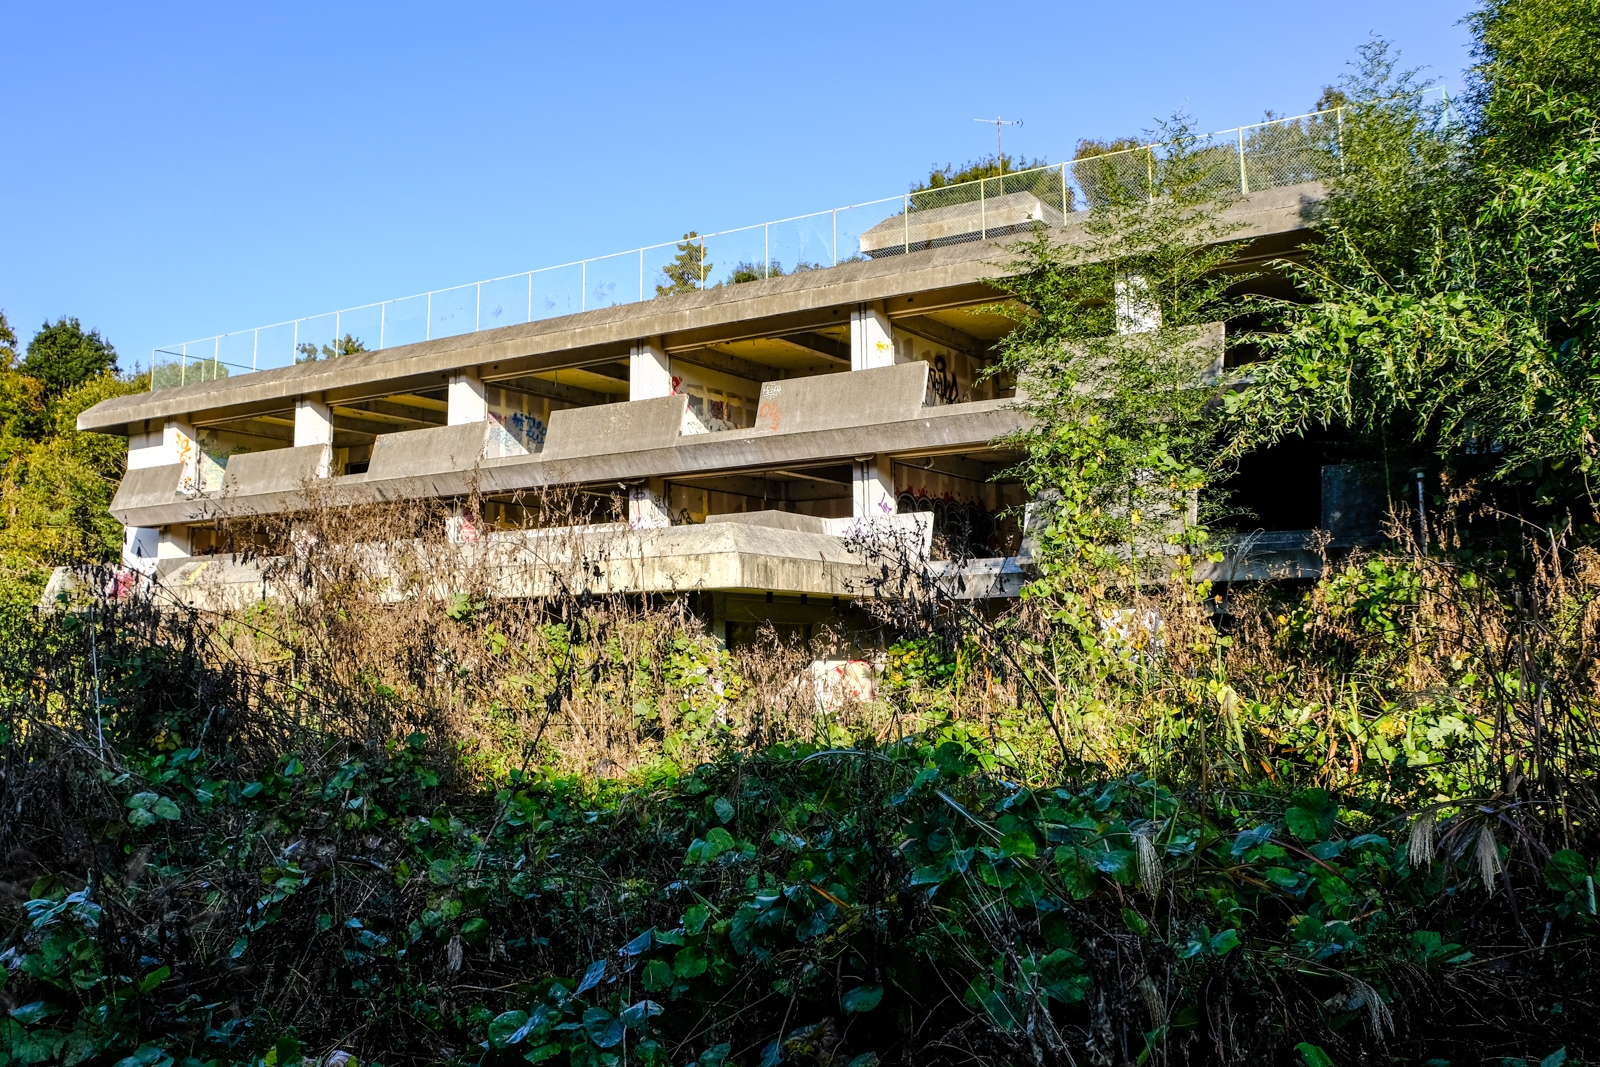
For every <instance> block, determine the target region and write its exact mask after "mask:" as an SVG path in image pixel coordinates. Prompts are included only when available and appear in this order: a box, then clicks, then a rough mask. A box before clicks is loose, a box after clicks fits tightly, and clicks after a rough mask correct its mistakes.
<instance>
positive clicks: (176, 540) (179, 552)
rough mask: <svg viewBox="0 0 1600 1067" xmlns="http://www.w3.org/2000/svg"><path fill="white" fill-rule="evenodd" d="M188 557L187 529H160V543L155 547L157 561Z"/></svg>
mask: <svg viewBox="0 0 1600 1067" xmlns="http://www.w3.org/2000/svg"><path fill="white" fill-rule="evenodd" d="M187 555H189V527H187V526H163V527H161V542H160V544H158V545H157V546H156V558H157V559H183V558H184V557H185V556H187Z"/></svg>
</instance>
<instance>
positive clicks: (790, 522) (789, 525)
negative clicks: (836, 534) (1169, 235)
mask: <svg viewBox="0 0 1600 1067" xmlns="http://www.w3.org/2000/svg"><path fill="white" fill-rule="evenodd" d="M706 522H707V523H713V524H714V523H719V522H733V523H739V524H741V525H744V526H770V527H772V528H773V529H776V530H796V531H798V532H800V533H827V532H828V520H827V519H823V518H818V517H817V516H815V515H801V514H799V513H797V512H793V511H743V512H737V511H736V512H730V513H728V514H726V515H707V516H706Z"/></svg>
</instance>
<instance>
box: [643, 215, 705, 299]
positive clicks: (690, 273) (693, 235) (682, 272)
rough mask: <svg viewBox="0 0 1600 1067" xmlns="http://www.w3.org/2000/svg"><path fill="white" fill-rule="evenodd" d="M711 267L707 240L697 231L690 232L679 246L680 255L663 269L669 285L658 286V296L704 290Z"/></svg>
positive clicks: (673, 258)
mask: <svg viewBox="0 0 1600 1067" xmlns="http://www.w3.org/2000/svg"><path fill="white" fill-rule="evenodd" d="M711 267H712V265H711V264H710V263H707V262H706V246H705V239H704V238H702V237H701V236H700V234H699V233H698V232H697V231H695V230H690V231H689V232H688V233H686V234H684V235H683V240H682V242H680V243H679V245H678V254H677V255H675V256H673V257H672V262H670V263H668V264H667V265H666V266H665V267H662V268H661V273H662V274H663V275H665V276H666V279H667V284H665V285H658V286H656V295H657V296H668V295H670V294H672V293H692V292H695V291H696V290H698V289H701V288H704V286H705V280H706V278H707V277H708V276H710V274H711Z"/></svg>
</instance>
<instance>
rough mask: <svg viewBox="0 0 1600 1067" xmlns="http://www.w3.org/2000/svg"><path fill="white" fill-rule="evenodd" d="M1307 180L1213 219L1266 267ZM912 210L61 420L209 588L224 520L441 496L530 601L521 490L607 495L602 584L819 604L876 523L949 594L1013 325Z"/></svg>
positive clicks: (988, 474)
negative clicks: (107, 442) (893, 228)
mask: <svg viewBox="0 0 1600 1067" xmlns="http://www.w3.org/2000/svg"><path fill="white" fill-rule="evenodd" d="M1321 195H1322V191H1321V188H1320V186H1318V185H1316V184H1314V183H1313V184H1307V185H1302V186H1293V187H1287V188H1281V189H1274V190H1270V191H1268V192H1264V193H1259V194H1255V195H1253V196H1250V197H1247V198H1244V199H1243V200H1241V201H1239V202H1238V203H1236V204H1235V205H1233V206H1232V207H1230V208H1229V209H1228V218H1226V219H1225V220H1224V221H1225V224H1227V225H1229V226H1232V227H1234V230H1233V233H1232V239H1233V240H1236V241H1239V242H1241V243H1243V244H1244V246H1245V249H1244V252H1245V256H1244V258H1245V260H1246V261H1247V262H1248V261H1250V260H1256V261H1262V260H1266V259H1269V258H1272V257H1276V256H1279V255H1282V254H1284V253H1286V252H1291V251H1292V250H1293V249H1294V248H1295V247H1296V246H1297V245H1298V244H1299V243H1300V242H1301V241H1303V240H1304V239H1305V236H1306V234H1307V223H1306V219H1307V214H1308V209H1309V207H1310V206H1311V205H1313V204H1314V203H1315V202H1316V201H1317V199H1319V198H1320V196H1321ZM1003 199H1004V200H1005V202H1004V203H1000V202H997V203H996V204H995V219H994V220H993V221H994V224H995V226H996V227H997V228H1002V229H1006V230H1008V231H1009V230H1015V229H1016V228H1017V227H1019V226H1031V225H1035V224H1042V225H1047V226H1050V227H1051V228H1052V229H1053V231H1054V233H1055V234H1056V236H1057V237H1058V238H1059V239H1061V240H1063V241H1066V242H1069V243H1071V242H1082V241H1084V240H1085V235H1084V232H1083V219H1082V217H1081V216H1072V215H1069V216H1062V215H1061V213H1060V212H1059V211H1058V210H1056V209H1054V208H1052V207H1050V206H1049V205H1043V204H1040V203H1038V202H1037V201H1036V198H1034V197H1032V196H1031V195H1027V194H1018V195H1017V196H1014V197H1008V198H1003ZM1013 201H1014V202H1013ZM1013 216H1014V217H1013ZM892 221H893V220H891V222H892ZM988 221H990V220H988V219H987V217H985V222H986V223H987V222H988ZM916 222H917V226H918V229H917V233H916V234H915V235H912V234H911V233H910V229H911V227H910V224H909V223H904V224H901V233H900V243H899V245H898V246H897V247H896V246H894V244H893V241H892V238H893V235H892V234H889V233H888V232H887V229H886V230H885V232H884V233H882V234H876V235H875V236H873V237H872V240H873V241H874V242H876V243H875V244H874V246H873V248H871V249H867V251H868V252H869V253H870V255H871V258H868V259H866V260H864V261H860V262H852V263H846V264H842V265H840V266H837V267H832V268H828V269H819V270H813V271H806V272H804V273H797V274H794V275H790V276H785V277H775V278H770V279H766V280H762V281H754V282H747V283H743V284H737V285H729V286H725V287H720V288H714V289H708V290H704V291H699V292H693V293H685V294H678V295H672V296H666V297H661V298H658V299H655V300H650V301H645V302H641V303H634V304H626V305H618V306H614V307H609V308H603V309H598V310H594V311H587V312H583V313H581V314H576V315H568V316H563V317H561V318H554V319H548V320H544V321H540V322H534V323H528V324H524V325H516V326H507V327H502V328H498V329H493V330H484V331H480V332H476V333H470V334H465V335H461V336H456V337H449V338H442V339H439V340H435V341H429V342H425V343H422V344H414V345H406V346H401V347H395V348H389V349H384V350H381V351H372V352H359V353H352V354H349V355H345V356H341V357H338V358H335V359H331V360H326V361H321V362H314V363H305V364H299V365H296V366H293V367H285V368H281V369H277V370H268V371H261V372H258V373H253V374H248V375H242V376H239V377H237V378H231V379H221V380H215V381H208V382H203V383H196V384H192V385H187V386H183V387H180V388H173V389H164V390H159V391H155V392H149V393H143V394H139V395H136V396H127V397H118V398H114V399H111V400H107V401H104V402H102V403H100V404H97V405H95V406H94V407H92V408H90V409H88V410H87V411H85V412H84V413H83V414H82V415H81V416H80V417H79V420H78V425H79V428H80V429H83V430H95V431H100V432H107V433H117V434H125V435H127V436H128V438H129V442H130V451H129V464H128V467H129V469H128V473H127V476H126V477H125V478H124V480H123V482H122V485H121V487H120V488H119V489H118V491H117V493H116V496H115V498H114V500H113V502H112V505H111V511H112V513H113V515H115V517H116V518H117V519H118V521H120V522H122V523H123V524H124V526H125V527H126V529H127V531H128V533H127V538H126V542H125V553H124V562H125V563H126V564H127V565H128V566H130V567H134V568H138V569H141V570H144V571H146V572H152V573H153V572H156V571H159V572H160V573H162V574H163V575H182V576H183V578H182V582H181V583H180V584H182V585H183V586H184V588H193V587H195V586H196V584H205V583H197V582H196V579H195V575H197V574H199V573H209V574H210V575H211V579H208V580H207V581H208V582H210V583H212V584H217V587H218V588H219V589H229V588H231V589H233V592H232V593H227V594H226V595H227V596H234V595H247V592H246V591H247V590H250V589H254V590H255V595H258V596H259V595H264V585H263V581H262V579H261V575H260V573H259V568H256V569H252V568H251V567H249V566H246V565H244V564H242V563H241V562H239V561H238V560H237V559H235V558H234V557H233V556H232V554H231V553H232V550H234V549H236V548H238V547H240V546H237V545H232V544H229V543H227V539H226V538H227V534H226V532H225V531H226V529H227V524H226V522H225V521H224V520H226V519H228V518H229V517H237V516H247V515H248V516H262V515H287V514H292V513H294V512H297V511H302V510H304V509H305V508H307V507H310V506H320V505H325V504H334V505H346V504H348V505H355V506H361V505H369V504H374V503H377V502H382V501H401V500H437V501H442V502H445V503H446V504H447V505H448V506H450V507H453V508H455V509H456V513H457V517H458V520H459V522H458V525H457V526H456V527H454V528H453V530H454V532H456V533H458V534H460V535H461V539H462V540H464V541H465V542H468V543H471V544H473V545H476V546H478V547H474V548H472V549H471V550H472V551H493V552H498V553H501V555H502V556H504V559H505V562H504V567H505V568H508V569H506V570H505V573H506V577H505V579H504V583H503V584H504V589H505V591H506V592H507V593H508V594H511V593H514V592H517V591H526V592H531V591H533V589H534V588H535V586H536V585H537V582H536V581H534V580H533V579H531V578H530V579H526V580H524V579H518V578H514V577H513V576H512V575H513V572H515V570H516V567H517V564H516V562H515V561H516V560H518V559H522V560H524V562H526V559H527V558H528V557H527V549H526V545H527V544H529V543H535V542H539V541H540V538H542V537H547V534H546V533H541V532H540V531H539V530H537V529H534V528H532V527H534V526H537V521H536V520H535V519H534V518H533V516H534V514H535V512H536V511H537V509H533V508H530V506H529V502H530V501H531V500H533V499H534V498H536V497H538V496H540V494H547V493H550V492H552V491H558V490H559V491H571V492H581V493H585V494H588V497H589V498H591V499H597V500H602V502H609V505H608V506H610V508H611V512H610V514H600V513H598V512H597V513H596V514H595V516H594V518H596V519H597V520H605V521H602V522H601V523H600V525H599V526H593V527H590V528H592V529H596V530H607V531H610V532H607V533H605V534H604V536H605V537H606V538H609V539H610V541H609V542H608V543H610V544H613V545H614V546H622V547H620V548H618V551H617V552H616V553H613V554H612V555H614V556H615V558H616V559H619V560H621V559H626V560H633V561H635V562H633V563H629V564H627V565H626V566H624V565H622V564H617V565H616V568H612V567H611V565H610V564H608V565H607V567H608V569H607V570H606V572H605V574H604V575H603V576H602V577H601V578H600V579H597V580H601V581H603V583H604V584H606V586H607V587H608V588H613V589H633V590H635V591H640V592H654V591H662V590H663V589H665V588H666V587H668V586H670V587H671V588H673V589H677V590H687V589H698V590H702V591H710V592H715V593H719V594H738V595H748V596H757V597H760V596H762V595H769V596H780V597H788V598H794V597H807V598H809V597H819V598H820V597H827V598H830V603H831V598H832V597H835V596H848V595H854V594H859V593H860V592H861V590H860V588H859V581H857V579H859V578H860V575H859V574H856V573H855V572H854V571H853V570H852V568H857V569H859V568H860V566H861V560H860V556H859V553H857V554H856V555H854V556H852V555H851V552H850V549H849V547H848V545H847V543H846V542H847V541H848V539H849V538H850V537H852V536H854V537H859V536H860V535H861V534H862V532H863V530H871V529H878V528H879V527H881V528H882V530H889V529H892V530H894V531H896V532H895V533H894V536H896V537H900V538H902V539H904V541H905V543H906V544H912V545H918V546H921V547H920V548H918V549H917V550H918V551H920V552H923V553H924V554H927V553H931V554H933V555H934V556H936V557H937V556H939V555H941V554H948V555H953V556H961V557H964V558H967V559H968V560H969V562H968V563H964V564H961V566H963V567H965V568H966V571H965V572H963V573H967V574H969V576H970V577H972V578H973V581H971V582H970V583H967V582H966V581H965V579H963V578H961V576H960V575H956V574H954V572H952V575H951V577H952V580H954V581H957V584H961V585H963V588H965V589H968V590H973V591H972V592H969V593H968V594H967V595H980V596H982V595H1007V594H1008V593H1014V592H1015V589H1016V587H1017V586H1018V585H1019V584H1020V580H1021V579H1020V575H1022V574H1023V573H1024V571H1025V567H1024V565H1023V564H1022V563H1019V562H1018V561H1017V559H1016V556H1017V554H1018V552H1019V550H1020V537H1019V531H1017V530H1016V529H1015V523H1014V522H1012V521H1011V520H1009V519H1008V518H1006V516H1007V515H1008V514H1010V513H1011V512H1014V511H1020V505H1021V504H1022V503H1024V501H1023V500H1022V497H1021V491H1020V488H1019V487H1017V486H1016V485H1015V484H1014V483H1007V482H1006V481H1005V479H1004V478H1003V477H1000V475H1001V474H1002V472H1003V471H1004V470H1005V469H1006V467H1007V466H1008V464H1009V463H1010V461H1011V459H1012V457H1011V455H1010V454H1009V453H1008V452H1007V451H1006V449H1005V448H1004V446H1003V445H1002V444H997V442H1000V441H1001V440H1002V439H1003V438H1004V437H1005V436H1006V435H1007V434H1009V433H1012V432H1013V431H1015V430H1017V429H1019V428H1021V427H1022V426H1023V425H1024V423H1023V415H1022V414H1021V412H1020V411H1019V410H1018V408H1017V405H1016V403H1015V394H1014V391H1013V390H1012V389H1010V388H1008V387H1007V383H1005V382H1004V381H1002V380H1000V379H997V378H994V377H987V376H985V374H984V370H985V368H986V367H987V366H988V365H989V364H990V362H991V352H992V347H993V345H994V344H995V342H996V341H997V340H999V339H1000V338H1001V337H1003V336H1004V334H1005V333H1006V332H1007V331H1008V330H1009V329H1010V328H1011V326H1012V321H1011V320H1010V319H1008V318H1007V317H1006V316H1005V315H1003V314H996V313H995V311H994V304H995V302H996V301H997V300H999V299H1000V298H1001V294H999V293H997V292H996V291H995V290H994V289H992V288H991V287H990V286H989V285H987V284H986V283H985V279H986V278H989V277H992V276H994V275H995V274H996V273H998V272H999V271H1000V270H1001V269H1002V268H1001V267H1000V266H998V264H1002V263H1003V262H1004V261H1005V259H1006V258H1007V253H1006V250H1005V245H1006V243H1007V242H1008V241H1010V240H1014V239H1015V238H1014V237H1011V236H1004V237H1002V238H1000V239H998V240H995V239H990V240H982V239H976V238H977V235H974V234H971V233H962V232H957V231H958V230H960V226H961V223H960V222H959V218H958V217H957V216H956V215H955V214H952V215H951V217H950V218H945V217H943V216H941V217H938V218H934V217H932V213H930V214H929V217H928V218H924V219H917V220H916ZM884 226H885V227H888V226H889V224H888V223H886V224H884ZM912 236H915V237H916V240H912ZM880 239H881V240H880ZM863 248H866V243H864V244H863ZM1218 340H1219V341H1220V334H1219V336H1218ZM474 509H475V510H474ZM600 510H601V511H604V507H601V509H600ZM918 516H921V517H918ZM608 522H609V523H615V524H617V525H614V526H613V525H607V523H608ZM864 522H866V523H868V524H869V525H868V526H863V525H862V524H863V523H864ZM872 523H876V524H878V525H877V526H872V525H871V524H872ZM880 532H881V530H880ZM491 546H492V547H491ZM941 546H942V547H941ZM972 557H976V558H977V561H978V562H977V563H972V562H970V560H971V558H972ZM608 558H610V557H609V556H608ZM651 560H654V562H650V561H651ZM784 561H787V562H784ZM202 564H204V565H205V566H204V568H203V571H202V570H198V569H197V568H201V566H202ZM498 565H499V564H497V566H498ZM950 566H954V565H953V564H950V565H946V569H949V567H950ZM525 569H526V568H525ZM535 569H536V568H535ZM613 570H614V573H613ZM252 574H253V575H254V577H250V575H252ZM669 576H670V577H669ZM852 582H855V583H856V586H857V587H855V588H853V589H852V587H851V583H852ZM530 583H531V584H530ZM218 595H224V594H222V593H219V594H218ZM774 602H776V601H774Z"/></svg>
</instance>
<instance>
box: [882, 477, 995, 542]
mask: <svg viewBox="0 0 1600 1067" xmlns="http://www.w3.org/2000/svg"><path fill="white" fill-rule="evenodd" d="M895 510H896V511H898V512H899V513H900V514H902V515H905V514H910V513H912V512H927V513H929V514H931V515H932V516H933V536H934V538H935V540H936V541H942V542H943V543H944V546H945V550H946V551H947V552H948V553H949V554H950V555H952V556H970V557H974V558H987V557H990V556H993V555H994V554H995V552H996V551H998V550H999V549H1000V530H999V524H998V522H997V521H996V520H997V516H996V515H995V513H994V512H992V511H990V510H989V509H988V508H986V507H984V506H983V504H982V503H981V502H979V501H976V500H961V499H959V498H958V497H956V496H955V494H953V493H949V492H946V493H945V494H943V495H942V496H932V495H930V494H929V493H928V492H927V490H925V489H923V488H921V487H920V486H918V487H908V488H904V489H900V490H899V491H898V492H897V493H896V496H895Z"/></svg>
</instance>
